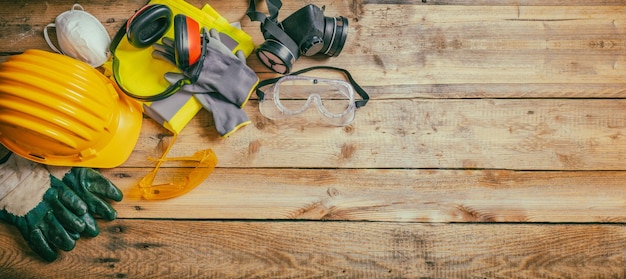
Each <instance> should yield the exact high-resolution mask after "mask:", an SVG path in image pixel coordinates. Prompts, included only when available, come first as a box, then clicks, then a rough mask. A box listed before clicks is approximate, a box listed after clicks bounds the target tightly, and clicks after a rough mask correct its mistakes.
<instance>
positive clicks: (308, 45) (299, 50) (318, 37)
mask: <svg viewBox="0 0 626 279" xmlns="http://www.w3.org/2000/svg"><path fill="white" fill-rule="evenodd" d="M266 3H267V7H268V10H269V13H270V14H269V16H267V15H265V14H263V13H260V12H257V11H256V5H255V0H250V5H249V7H248V12H247V15H248V17H250V20H252V21H260V22H261V31H262V33H263V38H265V42H264V43H263V44H261V45H260V46H259V48H258V49H257V56H258V57H259V60H261V62H262V63H263V64H264V65H265V66H267V67H268V68H270V69H271V70H272V71H274V72H277V73H279V74H287V73H289V72H290V71H291V69H292V66H293V64H294V63H295V62H296V60H298V58H299V57H300V55H304V56H313V55H317V54H324V55H327V56H330V57H335V56H338V55H339V53H341V50H342V49H343V45H344V43H345V42H346V37H348V20H347V19H346V18H345V17H342V16H339V17H327V16H324V7H323V6H322V8H319V7H317V6H315V5H313V4H309V5H306V6H305V7H303V8H301V9H299V10H297V11H296V12H294V13H293V14H291V15H290V16H288V17H287V18H285V19H284V20H283V21H282V22H278V20H277V18H278V10H279V9H280V7H281V6H282V3H281V2H280V0H266Z"/></svg>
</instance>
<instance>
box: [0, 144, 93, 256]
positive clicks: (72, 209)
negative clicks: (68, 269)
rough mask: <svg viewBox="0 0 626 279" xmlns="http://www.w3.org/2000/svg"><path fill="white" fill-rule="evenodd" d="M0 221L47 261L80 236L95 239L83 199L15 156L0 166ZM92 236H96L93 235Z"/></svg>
mask: <svg viewBox="0 0 626 279" xmlns="http://www.w3.org/2000/svg"><path fill="white" fill-rule="evenodd" d="M0 220H4V221H5V222H8V223H9V224H12V225H15V226H16V227H17V228H18V229H19V231H20V234H21V235H22V237H23V238H24V240H25V241H26V242H27V243H28V246H30V248H31V249H32V250H33V251H34V252H35V253H37V254H38V255H40V256H41V257H42V258H44V259H45V260H47V261H54V260H55V259H56V258H57V249H61V250H64V251H70V250H72V249H73V248H74V246H75V245H76V240H77V239H78V238H79V237H80V234H81V233H85V234H88V235H92V236H93V235H97V232H98V230H97V227H94V226H95V220H94V219H93V217H92V216H91V215H90V214H89V213H88V206H87V204H86V203H85V202H83V201H82V199H81V198H80V197H79V196H78V195H76V193H74V192H73V191H71V189H69V188H68V187H67V185H65V184H64V183H63V182H62V181H61V180H59V179H57V178H55V177H54V176H52V175H51V174H50V172H49V171H48V170H47V169H46V168H45V167H44V166H43V165H40V164H37V163H34V162H31V161H28V160H26V159H24V158H21V157H19V156H17V155H8V156H6V157H5V158H3V159H2V160H1V162H0ZM94 233H95V234H94Z"/></svg>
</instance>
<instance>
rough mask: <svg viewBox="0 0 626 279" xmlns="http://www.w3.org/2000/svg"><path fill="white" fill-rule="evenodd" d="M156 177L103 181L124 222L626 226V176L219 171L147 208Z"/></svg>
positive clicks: (113, 173) (113, 174)
mask: <svg viewBox="0 0 626 279" xmlns="http://www.w3.org/2000/svg"><path fill="white" fill-rule="evenodd" d="M148 171H149V169H136V168H117V169H114V170H108V171H104V172H103V173H104V174H105V175H106V176H107V177H109V178H110V179H111V180H112V181H113V182H114V183H115V184H116V185H118V187H120V189H122V190H123V192H124V194H125V198H124V200H123V201H122V202H121V203H117V204H116V205H115V208H116V209H117V210H118V216H119V217H120V218H177V219H220V218H225V219H256V220H266V219H277V220H282V219H286V220H336V221H389V222H433V223H438V222H571V223H581V222H590V223H599V222H601V223H606V222H614V223H624V222H626V208H625V206H626V205H625V204H624V201H623V197H624V196H626V188H625V187H624V180H625V179H626V177H625V176H626V173H624V172H553V171H550V172H536V171H533V172H524V171H504V170H481V171H470V170H448V171H446V170H391V169H390V170H376V169H371V170H362V169H359V170H354V169H349V170H335V169H326V170H311V169H251V168H244V169H229V168H226V169H223V168H218V169H216V170H215V171H214V172H213V174H212V175H211V176H210V177H209V179H207V180H206V181H205V182H204V183H202V184H201V185H200V186H198V187H197V188H196V189H194V190H193V191H192V192H191V193H189V194H188V195H184V196H181V197H179V198H176V199H171V200H167V201H146V200H142V199H140V197H139V195H138V194H137V191H136V188H135V187H136V183H137V182H138V180H139V178H140V177H142V176H144V175H145V174H146V173H147V172H148ZM182 172H183V171H182V170H179V169H172V168H169V169H164V170H162V173H161V175H163V176H165V177H170V178H171V177H175V176H180V175H182ZM539 193H540V197H539V196H538V194H539Z"/></svg>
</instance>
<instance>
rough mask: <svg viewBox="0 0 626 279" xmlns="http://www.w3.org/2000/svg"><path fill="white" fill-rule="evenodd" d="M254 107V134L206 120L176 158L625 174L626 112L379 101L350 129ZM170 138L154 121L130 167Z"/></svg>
mask: <svg viewBox="0 0 626 279" xmlns="http://www.w3.org/2000/svg"><path fill="white" fill-rule="evenodd" d="M257 104H258V103H257V102H251V103H250V104H249V105H247V106H246V108H245V111H246V113H247V114H248V116H249V117H250V119H251V120H252V122H253V123H252V124H251V125H248V126H246V127H244V128H242V129H241V130H239V131H237V135H236V137H231V138H228V139H225V140H224V139H221V138H219V137H218V135H217V133H216V132H215V129H214V127H213V126H212V125H213V121H212V117H211V116H210V114H208V113H206V112H204V111H202V112H201V113H199V114H198V115H197V116H196V117H195V118H194V120H193V121H192V122H191V123H190V124H189V125H188V126H187V127H185V129H183V131H182V132H181V134H180V135H179V136H178V140H177V142H176V143H175V145H174V147H173V148H172V151H171V152H170V154H171V156H189V155H191V154H192V153H193V152H192V151H190V150H196V149H197V148H198V146H204V147H209V148H212V149H213V150H214V151H215V153H216V154H217V156H218V158H219V163H218V166H219V167H253V168H256V167H271V168H277V167H278V168H285V167H288V168H290V167H297V168H468V169H517V170H624V169H626V160H624V159H625V156H626V138H625V137H624V134H625V132H624V127H626V122H625V121H626V120H625V119H626V102H624V101H623V100H621V99H610V100H585V101H578V100H568V99H463V100H450V99H448V100H431V99H408V100H407V99H402V100H373V101H370V102H369V103H368V105H367V106H366V107H363V108H361V109H359V110H358V111H357V115H356V120H355V121H354V123H352V124H351V125H348V126H345V127H342V128H337V127H324V126H319V125H310V124H309V123H307V122H306V121H303V120H298V119H295V120H293V121H271V120H268V119H266V118H264V117H263V116H262V115H261V114H260V113H259V111H258V108H257ZM169 140H171V137H170V136H169V133H168V132H167V131H165V130H164V129H163V128H161V127H158V126H157V125H156V124H155V123H154V122H153V121H151V120H146V121H144V127H143V131H142V134H141V136H140V139H139V142H138V145H137V147H136V149H135V152H134V153H133V154H132V155H131V157H130V158H129V159H128V161H127V162H126V163H125V164H124V166H127V167H145V166H151V165H152V164H153V163H152V162H149V161H147V160H146V158H147V157H149V156H152V157H158V156H160V154H161V152H162V150H163V149H162V148H164V147H166V146H167V145H168V144H169Z"/></svg>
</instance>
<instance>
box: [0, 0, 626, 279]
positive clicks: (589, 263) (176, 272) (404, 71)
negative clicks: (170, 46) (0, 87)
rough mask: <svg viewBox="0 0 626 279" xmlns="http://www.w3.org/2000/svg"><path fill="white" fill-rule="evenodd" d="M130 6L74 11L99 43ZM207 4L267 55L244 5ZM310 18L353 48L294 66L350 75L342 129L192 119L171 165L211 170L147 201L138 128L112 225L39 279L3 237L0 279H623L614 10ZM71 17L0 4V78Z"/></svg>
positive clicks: (489, 5) (7, 232) (368, 10)
mask: <svg viewBox="0 0 626 279" xmlns="http://www.w3.org/2000/svg"><path fill="white" fill-rule="evenodd" d="M189 2H190V3H191V4H193V5H195V6H196V7H200V6H201V5H202V4H203V3H204V2H203V1H189ZM309 2H310V1H302V0H298V1H284V3H283V4H284V6H283V9H282V10H281V15H282V17H284V16H286V15H289V14H291V13H292V12H294V11H295V10H297V9H298V8H300V7H302V6H304V5H305V4H307V3H309ZM144 3H145V2H144V1H103V0H93V1H88V2H85V3H81V4H82V5H83V7H84V8H85V10H87V11H88V12H90V13H92V14H93V15H94V16H96V17H97V18H98V19H99V20H100V21H101V22H102V23H103V24H104V26H105V27H106V28H107V30H108V31H109V33H110V34H111V35H112V34H114V32H115V31H117V30H118V29H119V27H120V26H121V24H123V22H124V21H125V20H126V19H127V18H128V17H130V16H131V15H132V13H133V11H135V10H136V9H138V8H140V7H141V6H142V5H143V4H144ZM207 3H209V4H211V5H212V6H213V7H214V8H215V9H216V10H217V11H218V12H220V13H221V14H222V15H223V16H225V17H226V18H227V19H229V20H231V21H240V22H241V23H242V26H243V29H244V30H245V31H246V32H248V33H249V34H250V35H251V36H252V37H253V40H254V41H255V43H257V44H260V43H261V42H262V41H263V38H262V36H261V34H260V32H259V28H258V26H259V23H258V22H250V21H249V19H248V18H247V17H245V16H244V14H245V10H246V7H247V3H246V1H207ZM314 3H315V4H317V5H320V6H321V5H326V15H327V16H337V15H342V16H345V17H347V18H348V19H349V22H350V23H349V24H350V27H349V34H348V40H347V42H346V46H345V48H344V50H343V52H342V53H341V55H340V56H338V57H335V58H328V59H319V58H307V57H304V58H300V59H299V60H298V61H297V63H296V65H295V66H296V68H297V69H300V68H305V67H309V66H314V65H332V66H339V67H343V68H346V69H348V70H349V71H350V72H351V73H352V75H353V76H354V78H355V79H356V80H357V81H358V82H359V83H360V84H361V85H362V86H363V87H364V88H365V89H366V90H367V92H368V93H369V94H370V96H371V98H372V100H371V101H370V102H369V103H368V105H367V106H366V107H364V108H361V109H359V111H358V112H357V116H356V120H355V121H354V123H352V124H351V125H349V126H346V127H343V128H328V127H319V126H312V125H308V124H307V123H304V122H301V121H293V122H290V123H283V122H276V121H270V120H267V119H265V118H264V117H263V116H262V115H261V114H260V113H259V112H258V102H257V101H256V100H253V101H251V102H250V103H249V105H247V106H246V108H245V111H246V113H247V114H248V116H249V117H250V119H251V120H252V122H253V123H252V124H251V125H249V126H247V127H245V128H243V129H242V130H240V131H238V132H236V133H235V134H234V135H233V136H231V137H230V138H228V139H225V140H224V139H220V138H218V136H217V133H216V132H215V129H214V127H213V124H212V123H213V121H212V116H211V115H210V113H207V112H205V111H202V112H200V113H199V114H198V115H197V116H196V117H195V118H194V119H193V121H192V122H191V123H190V124H189V126H188V127H186V128H185V129H184V130H183V132H182V133H181V135H180V136H179V137H178V140H177V141H176V144H175V145H174V148H173V150H172V151H171V152H170V154H171V156H186V155H191V154H193V153H194V152H195V151H196V150H198V149H204V148H212V149H213V150H214V151H215V153H216V154H217V156H218V159H219V163H218V167H217V168H216V170H215V171H214V173H213V174H212V175H211V176H210V177H209V178H208V179H207V180H206V181H205V182H203V183H202V184H201V185H200V186H199V187H198V188H196V189H195V190H194V191H192V192H191V193H189V194H187V195H185V196H182V197H179V198H176V199H171V200H166V201H145V200H141V199H139V198H138V197H137V196H136V195H134V193H133V189H135V185H136V183H137V181H138V180H139V179H140V178H141V177H143V176H144V175H145V174H147V173H148V172H149V171H150V170H151V169H152V167H153V166H154V163H153V162H150V161H148V160H146V157H149V156H152V157H157V156H159V155H160V154H161V153H162V152H163V148H164V147H165V146H167V144H168V143H169V142H170V141H171V139H172V138H171V135H170V134H169V133H168V132H167V131H166V130H165V129H163V128H161V127H159V126H158V125H157V124H156V123H154V122H153V121H152V120H150V119H147V118H146V119H144V123H143V128H142V129H143V130H142V133H141V137H140V139H139V142H138V144H137V146H136V148H135V151H134V152H133V154H132V155H131V157H130V158H129V159H128V161H127V162H126V163H125V164H124V165H123V166H121V167H119V168H115V169H108V170H102V172H103V173H104V174H105V175H106V176H107V177H109V178H110V179H111V180H112V181H114V183H115V184H116V185H118V187H119V188H120V189H122V190H123V191H124V193H125V198H124V200H123V201H122V202H120V203H116V204H115V205H114V206H115V208H116V209H117V210H118V216H119V218H118V219H117V220H115V221H111V222H105V221H100V222H99V224H100V226H101V228H102V232H101V235H100V236H98V237H95V238H91V239H88V238H83V239H81V240H80V241H79V242H78V244H77V247H76V248H75V249H74V250H73V251H72V252H67V253H61V256H60V258H59V259H58V260H57V261H56V262H54V263H51V264H47V263H44V262H42V261H41V260H40V259H39V258H37V257H36V256H35V255H34V254H33V253H32V252H31V251H30V250H29V249H28V247H27V246H26V244H25V243H24V241H23V240H22V239H21V237H20V236H19V233H18V232H17V230H16V229H15V228H13V227H10V226H0V274H1V275H2V276H0V277H7V278H35V277H36V278H59V277H70V276H73V277H89V278H201V277H214V278H255V277H280V278H303V277H308V278H325V277H340V278H624V277H625V276H626V247H625V244H624V243H626V227H625V226H624V224H626V187H624V179H625V176H626V172H625V170H626V161H625V159H626V158H625V157H626V130H625V128H626V120H625V119H626V100H625V99H624V97H625V96H626V89H625V88H624V83H625V77H626V56H625V51H626V36H625V35H626V1H623V0H622V1H618V0H612V1H609V0H606V1H602V0H590V1H579V0H571V1H562V0H546V1H513V0H503V1H493V0H483V1H464V0H459V1H447V0H442V1H434V0H423V1H407V0H399V1H385V0H357V1H347V0H340V1H317V2H314ZM72 4H73V2H68V1H54V2H48V1H41V0H35V1H8V0H0V6H1V7H3V8H2V9H0V39H1V40H2V42H3V43H2V44H0V61H4V60H6V59H7V58H8V57H9V56H11V55H14V54H18V53H21V52H23V51H24V50H26V49H31V48H36V49H46V50H49V48H48V46H47V45H46V43H45V41H44V39H43V33H42V29H43V27H44V26H45V25H46V24H48V23H50V22H53V21H54V18H55V17H56V16H57V15H58V14H60V13H61V12H63V11H65V10H68V9H70V8H71V5H72ZM248 64H249V65H250V66H251V67H252V68H253V69H254V70H255V71H256V72H257V73H258V75H259V76H260V77H261V78H269V77H273V76H275V75H274V74H272V73H270V72H269V71H268V70H267V69H266V68H265V67H264V66H262V65H261V64H260V63H259V61H258V60H257V58H256V57H254V56H251V57H250V58H249V59H248ZM319 75H321V76H329V77H335V76H334V75H332V74H329V73H320V74H319ZM187 171H188V166H185V165H177V164H168V165H167V166H166V168H164V169H163V171H162V174H163V175H166V176H170V177H180V176H182V175H184V174H185V173H186V172H187Z"/></svg>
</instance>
